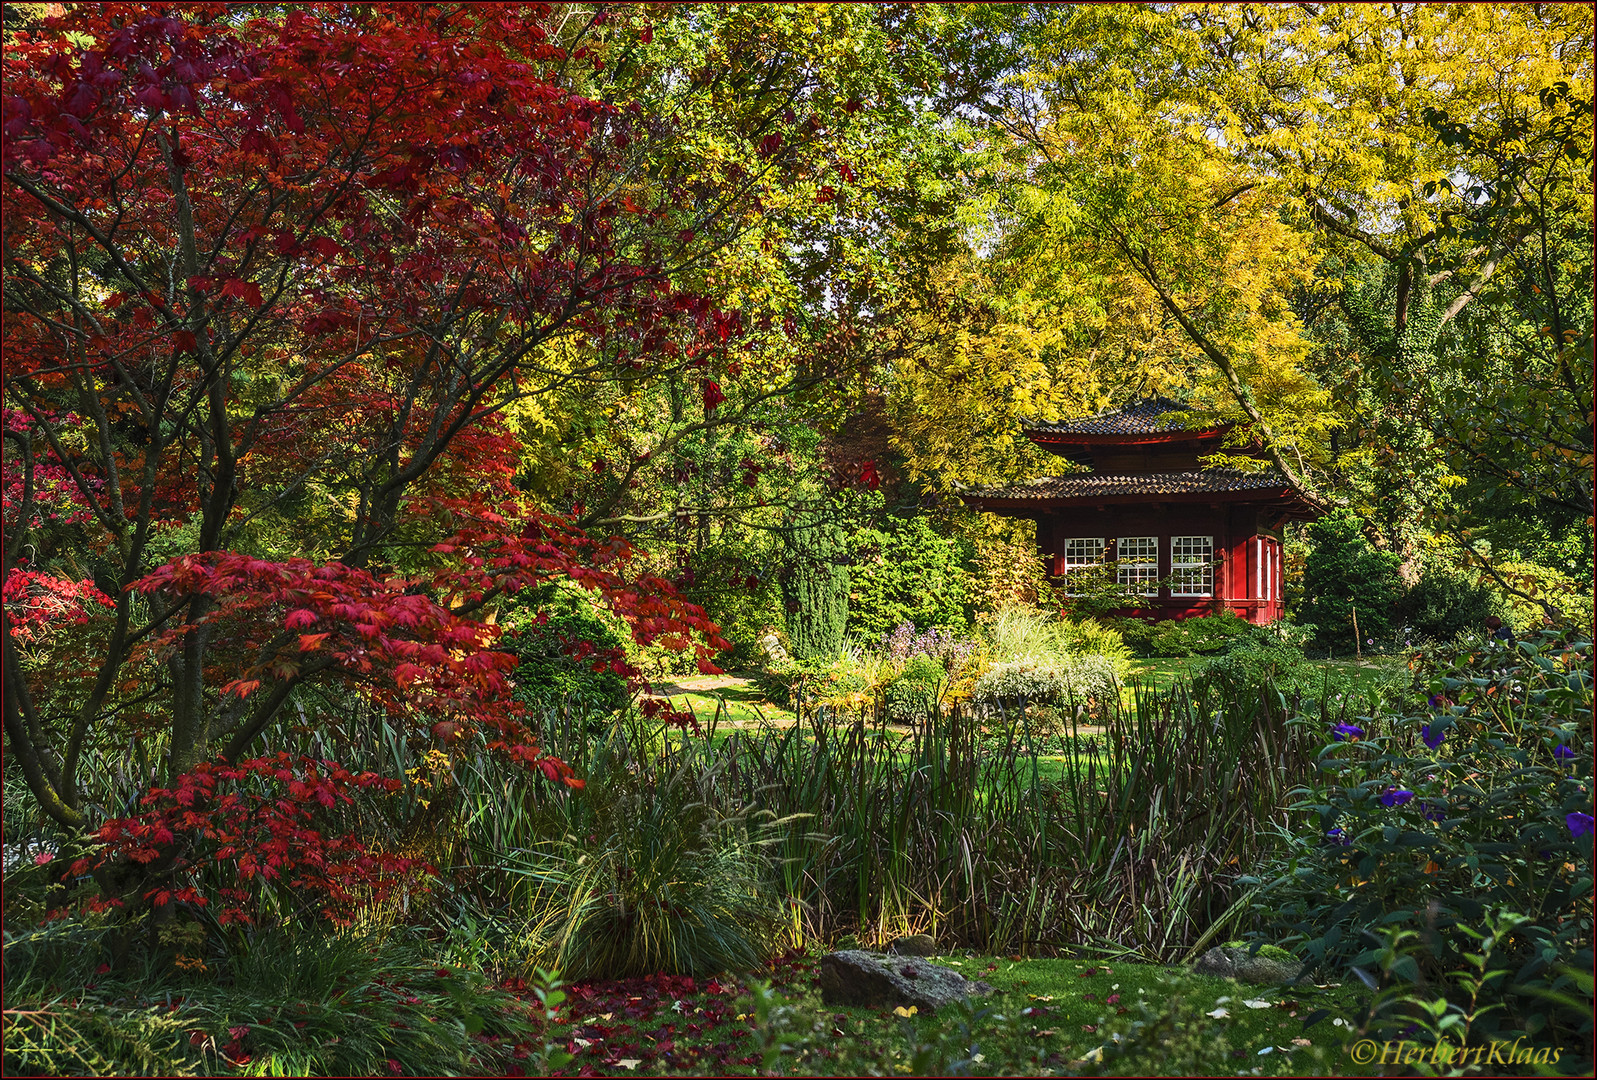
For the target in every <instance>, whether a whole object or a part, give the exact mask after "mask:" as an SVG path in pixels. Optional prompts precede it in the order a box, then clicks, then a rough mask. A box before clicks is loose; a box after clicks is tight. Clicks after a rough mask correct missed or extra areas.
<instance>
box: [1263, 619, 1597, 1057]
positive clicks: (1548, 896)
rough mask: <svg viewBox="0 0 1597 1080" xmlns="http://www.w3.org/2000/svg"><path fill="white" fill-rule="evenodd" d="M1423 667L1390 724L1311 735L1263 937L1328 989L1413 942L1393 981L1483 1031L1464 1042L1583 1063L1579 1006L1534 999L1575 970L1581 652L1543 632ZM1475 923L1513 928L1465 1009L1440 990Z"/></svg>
mask: <svg viewBox="0 0 1597 1080" xmlns="http://www.w3.org/2000/svg"><path fill="white" fill-rule="evenodd" d="M1425 661H1426V666H1425V667H1424V668H1423V669H1422V675H1421V680H1420V681H1419V682H1418V684H1417V686H1416V688H1415V689H1414V690H1413V691H1412V693H1411V696H1410V698H1409V700H1408V702H1407V707H1406V708H1405V709H1403V710H1402V711H1401V712H1400V713H1399V714H1398V715H1395V716H1391V717H1389V718H1381V719H1379V720H1372V719H1369V718H1360V719H1358V720H1356V721H1351V722H1349V721H1344V722H1343V725H1341V726H1340V728H1339V729H1338V730H1335V731H1326V732H1324V736H1325V738H1326V740H1327V741H1326V743H1325V745H1324V746H1323V747H1322V749H1321V751H1320V756H1319V773H1320V776H1319V778H1317V779H1316V780H1315V781H1314V782H1313V783H1311V784H1309V785H1307V786H1305V787H1302V788H1300V789H1298V790H1297V791H1296V792H1295V795H1296V799H1295V802H1294V804H1293V810H1294V811H1295V812H1296V813H1297V814H1299V815H1302V820H1304V825H1303V827H1302V829H1301V830H1300V831H1299V832H1298V833H1297V834H1296V836H1295V837H1293V839H1292V851H1291V855H1290V857H1289V858H1286V859H1284V860H1283V861H1281V862H1280V863H1279V864H1277V865H1276V867H1275V871H1274V873H1273V875H1272V880H1271V882H1270V884H1269V886H1268V888H1267V889H1266V891H1265V893H1264V897H1265V901H1266V903H1267V904H1268V905H1269V907H1270V910H1272V911H1273V912H1274V916H1275V922H1276V925H1274V926H1272V927H1271V928H1270V929H1271V931H1272V933H1271V935H1270V936H1271V937H1272V938H1275V939H1279V938H1281V937H1282V936H1283V935H1291V937H1289V939H1288V940H1289V942H1290V941H1291V940H1293V939H1295V941H1296V942H1297V943H1298V951H1299V954H1300V955H1301V956H1303V957H1305V958H1306V959H1308V960H1311V961H1313V962H1314V963H1317V964H1320V965H1323V966H1324V967H1326V968H1327V969H1330V970H1331V971H1332V972H1337V971H1341V970H1346V969H1348V968H1350V967H1362V966H1366V965H1368V964H1369V963H1370V962H1371V959H1372V956H1374V955H1376V954H1374V953H1372V952H1371V951H1370V943H1371V941H1372V939H1371V938H1370V936H1369V935H1368V934H1367V933H1366V932H1367V931H1374V930H1376V929H1377V928H1381V927H1385V928H1387V929H1388V930H1391V931H1394V932H1397V931H1405V932H1412V937H1411V938H1410V939H1408V940H1411V941H1412V950H1413V951H1412V953H1411V955H1410V956H1409V959H1408V960H1407V961H1406V962H1405V963H1404V964H1403V965H1402V971H1401V972H1400V973H1401V974H1404V975H1405V977H1407V978H1409V979H1410V981H1412V982H1415V983H1416V984H1419V985H1423V986H1427V987H1429V989H1430V990H1431V991H1432V992H1434V993H1436V994H1439V995H1443V996H1445V997H1446V998H1447V1000H1448V1001H1450V1002H1452V1003H1454V1004H1456V1005H1458V1006H1459V1007H1461V1008H1465V1009H1469V1010H1472V1011H1474V1012H1476V1013H1477V1014H1482V1015H1484V1014H1486V1013H1489V1015H1490V1020H1489V1023H1487V1027H1486V1028H1484V1029H1482V1031H1481V1034H1483V1035H1484V1034H1489V1031H1490V1029H1493V1028H1495V1029H1496V1030H1501V1031H1505V1032H1507V1031H1524V1032H1529V1033H1531V1034H1532V1035H1534V1036H1535V1037H1536V1039H1537V1040H1539V1041H1548V1042H1549V1044H1550V1045H1560V1044H1562V1045H1565V1046H1570V1045H1576V1044H1580V1045H1584V1044H1585V1043H1586V1042H1587V1041H1589V1032H1590V1019H1591V1014H1590V1007H1589V1006H1590V1003H1589V1001H1587V1002H1586V1003H1585V1006H1584V1007H1583V1008H1581V1009H1579V1010H1575V1011H1570V1010H1567V1009H1562V1008H1557V1007H1554V1006H1555V1004H1556V1003H1553V1004H1550V1003H1549V999H1547V998H1546V993H1547V992H1550V991H1551V990H1553V989H1554V986H1555V983H1557V981H1558V979H1559V978H1560V976H1559V974H1558V973H1559V972H1560V971H1561V970H1563V969H1566V968H1567V969H1572V970H1586V971H1589V970H1590V969H1591V966H1592V947H1591V922H1592V917H1593V913H1592V901H1591V895H1592V884H1593V879H1592V867H1591V860H1592V840H1591V829H1592V817H1591V814H1592V786H1591V763H1592V743H1591V732H1592V684H1593V679H1592V671H1591V663H1592V647H1591V643H1590V641H1589V639H1587V638H1586V637H1584V636H1583V634H1582V633H1581V632H1578V631H1572V630H1563V631H1558V630H1548V631H1545V632H1542V633H1540V634H1537V635H1535V636H1533V637H1530V638H1524V639H1521V640H1520V641H1519V642H1518V643H1517V644H1516V645H1513V646H1507V645H1503V644H1498V643H1489V642H1486V643H1477V644H1476V646H1475V647H1474V648H1471V649H1463V650H1459V649H1456V648H1455V647H1453V646H1442V647H1439V648H1438V649H1436V650H1434V651H1432V652H1430V653H1428V654H1426V656H1425ZM1307 722H1308V721H1301V720H1300V721H1295V723H1307ZM1315 723H1317V724H1321V723H1324V721H1323V720H1322V721H1315ZM1492 910H1502V911H1512V912H1517V913H1519V914H1521V915H1523V916H1525V918H1526V921H1525V922H1523V923H1522V924H1518V925H1516V927H1515V929H1514V931H1513V933H1512V935H1511V936H1510V937H1509V938H1508V939H1507V940H1504V941H1500V942H1498V943H1497V945H1496V948H1497V949H1498V953H1497V957H1498V961H1500V963H1498V967H1500V968H1501V969H1502V970H1501V973H1500V975H1499V976H1497V977H1495V978H1494V979H1493V980H1489V981H1488V983H1487V985H1486V986H1485V987H1484V988H1483V989H1482V990H1481V993H1482V994H1483V995H1484V996H1482V997H1481V998H1479V999H1475V1000H1472V999H1471V998H1470V997H1469V996H1468V995H1462V991H1461V990H1460V988H1459V986H1458V984H1456V983H1455V982H1452V981H1449V980H1450V973H1456V972H1460V971H1464V970H1466V969H1467V967H1468V957H1469V955H1470V954H1471V953H1474V952H1477V951H1478V948H1479V931H1478V930H1477V929H1476V928H1477V927H1478V926H1479V925H1480V924H1481V923H1482V921H1483V920H1484V919H1486V918H1487V915H1488V913H1489V912H1490V911H1492ZM1461 995H1462V996H1461ZM1487 1005H1490V1006H1491V1008H1490V1009H1489V1010H1483V1008H1482V1007H1483V1006H1487ZM1537 1018H1539V1019H1537Z"/></svg>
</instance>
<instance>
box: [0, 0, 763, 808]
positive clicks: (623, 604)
mask: <svg viewBox="0 0 1597 1080" xmlns="http://www.w3.org/2000/svg"><path fill="white" fill-rule="evenodd" d="M556 26H557V23H556V20H555V18H554V16H553V15H552V14H551V10H550V6H549V5H545V4H528V5H475V4H460V5H433V4H362V5H325V6H324V5H288V6H286V7H284V8H269V9H261V8H254V7H250V6H245V7H238V6H236V5H230V4H221V3H214V4H182V5H159V4H126V3H110V4H95V5H89V4H80V5H69V6H68V7H67V8H66V9H64V12H63V13H62V14H59V15H56V16H54V17H49V18H44V19H40V20H36V21H34V22H32V23H30V24H29V25H27V26H26V27H25V28H23V29H21V30H20V31H19V32H17V33H16V34H15V36H14V38H13V40H12V41H10V42H9V43H8V45H7V49H6V53H5V58H4V74H5V91H4V99H3V106H4V110H3V133H4V141H3V149H0V170H3V172H4V182H3V186H0V198H3V214H4V287H5V298H6V315H7V317H6V320H5V326H4V337H3V348H4V363H5V373H6V387H5V398H6V401H5V404H6V413H5V424H4V427H3V431H0V434H3V436H4V440H5V442H4V447H5V462H6V479H5V484H4V490H5V507H4V512H5V522H4V524H5V530H6V544H5V551H4V575H5V589H6V604H5V607H4V613H3V618H4V632H3V633H0V644H3V646H4V651H5V656H4V722H5V731H6V737H7V744H8V748H9V751H10V753H11V754H12V755H13V756H14V757H15V759H16V760H17V762H18V764H19V765H20V767H21V771H22V773H23V775H24V776H25V778H26V780H27V783H28V786H29V787H30V789H31V790H32V792H33V794H34V795H35V796H36V797H37V799H38V800H39V804H40V806H41V807H42V808H43V809H44V810H45V812H46V813H48V814H49V815H50V816H51V817H52V818H54V819H55V820H56V821H57V822H59V823H60V824H62V825H65V826H67V827H69V828H76V829H82V828H85V827H86V826H88V825H90V824H91V823H90V821H89V817H88V814H87V811H86V808H85V806H84V802H83V794H82V783H81V778H80V770H81V769H82V768H83V763H84V760H85V753H86V751H87V749H88V748H89V747H90V746H91V745H92V744H94V742H95V741H96V740H100V739H103V738H104V737H105V736H106V734H107V733H108V732H111V731H115V730H116V725H117V724H119V723H123V722H125V720H126V717H127V716H128V715H130V712H129V703H130V702H132V701H135V700H136V701H138V702H140V703H141V709H140V711H139V715H143V716H146V717H148V716H154V717H156V718H157V720H158V723H159V726H160V729H161V730H160V735H161V740H160V745H162V746H163V747H164V753H165V773H166V780H165V787H164V788H163V790H164V791H168V792H170V791H177V790H187V789H183V787H182V785H183V783H185V782H184V781H183V780H182V779H181V778H182V777H183V776H185V775H196V774H195V772H194V771H195V770H196V769H199V768H201V767H202V766H203V767H204V768H207V769H209V768H222V767H225V765H226V763H227V762H240V761H244V760H246V755H248V754H250V753H252V752H254V749H253V748H254V747H255V746H256V744H257V743H258V741H259V740H260V737H261V735H262V733H263V732H265V731H267V730H268V728H269V727H270V725H271V724H272V723H273V720H274V718H276V717H278V716H279V714H280V713H281V712H282V710H283V709H284V708H285V706H286V705H287V704H288V703H289V702H290V701H291V700H292V699H293V697H294V695H295V694H296V692H297V691H299V690H300V689H301V688H302V687H305V686H307V685H308V684H311V683H318V682H320V683H337V684H341V685H343V686H346V687H350V688H353V689H354V690H355V691H356V692H358V693H360V694H362V695H364V696H365V697H366V698H367V700H370V701H374V702H377V703H379V704H380V705H381V706H383V707H386V708H388V709H389V710H390V711H391V712H392V713H393V714H394V715H396V716H400V717H403V718H407V719H409V720H411V721H413V722H415V723H418V724H425V725H448V726H449V732H450V734H451V735H452V736H453V737H456V738H458V737H459V736H460V735H462V734H464V733H467V732H481V733H482V734H483V737H484V738H485V740H486V742H487V744H488V745H489V746H490V747H491V748H493V749H495V750H497V751H499V752H500V753H502V754H504V755H506V756H508V757H510V758H512V759H514V760H517V761H521V762H524V763H526V764H528V765H529V766H532V767H535V768H536V769H539V770H541V771H542V772H543V773H544V774H546V775H548V776H549V777H550V778H551V779H561V780H565V781H566V782H571V783H574V782H576V781H575V778H573V777H571V775H570V772H569V770H568V769H566V768H565V767H564V765H563V764H561V763H559V762H557V761H554V760H552V759H548V758H546V757H544V756H543V755H542V754H541V753H540V751H539V749H538V747H537V745H536V742H535V740H534V739H533V737H532V735H531V733H530V731H529V730H528V728H527V726H526V725H525V724H524V723H523V721H522V719H521V718H520V717H519V716H518V715H517V712H516V708H515V706H514V704H513V703H512V702H511V701H510V699H509V695H508V693H507V692H506V691H507V689H508V681H507V680H508V678H509V677H510V672H511V669H512V668H513V665H514V658H513V657H512V656H510V655H509V654H507V653H503V652H499V651H496V650H494V649H493V647H492V646H493V643H494V640H495V637H496V635H497V634H498V628H497V627H496V626H494V625H493V622H492V619H491V618H489V613H490V612H491V609H492V604H493V601H494V600H495V598H496V597H498V596H501V595H503V594H506V593H509V592H514V591H516V590H518V589H522V588H524V587H527V586H529V585H535V584H540V583H543V582H547V581H551V580H555V579H574V580H576V581H578V582H580V583H581V584H582V585H584V586H586V587H587V588H589V589H590V590H592V591H593V592H595V593H596V594H597V595H599V596H600V597H602V598H603V600H604V601H605V602H606V603H608V604H609V605H610V606H611V607H612V608H613V609H614V610H615V611H616V612H617V613H619V614H620V615H622V616H623V617H624V618H626V619H627V620H628V621H629V622H630V624H631V626H632V628H633V633H634V635H635V636H636V637H637V639H638V640H639V641H641V642H650V641H655V640H663V641H665V642H667V643H668V644H671V645H673V646H676V647H679V648H685V647H690V646H691V647H694V648H696V649H697V650H698V652H699V656H700V660H701V665H709V663H710V659H711V657H712V656H713V655H714V653H715V651H717V650H719V649H722V648H725V647H726V643H725V642H724V641H723V640H722V639H721V638H720V636H719V634H718V632H717V630H716V628H715V626H714V625H713V624H711V623H710V622H709V621H708V620H707V619H706V618H705V616H704V613H703V611H702V610H700V609H698V608H696V607H694V606H693V605H691V604H689V603H686V602H685V601H684V600H682V599H681V598H680V597H679V596H678V594H677V592H676V591H675V589H674V588H673V586H672V584H671V583H670V582H669V581H667V580H664V579H661V578H658V577H652V576H649V575H647V574H642V573H640V572H639V571H638V565H639V558H638V553H637V552H635V551H634V550H633V549H632V548H631V547H630V546H629V545H628V544H627V543H625V542H624V541H622V540H619V539H616V538H612V537H606V536H592V535H589V534H587V533H586V532H584V531H583V530H581V529H579V528H577V527H575V526H574V525H573V524H572V522H570V521H569V520H566V519H563V518H560V517H558V516H556V515H552V514H548V513H544V512H541V511H540V510H539V509H538V508H536V507H535V506H532V505H530V504H529V502H528V500H526V499H525V498H524V497H523V496H522V495H521V494H520V493H519V492H518V490H517V488H516V486H515V483H514V479H515V467H516V455H517V449H518V448H517V445H516V442H515V440H514V438H513V437H512V436H511V434H510V433H509V432H508V431H507V430H506V429H505V427H504V425H503V423H502V422H501V420H500V416H501V413H502V410H503V409H504V408H505V406H506V405H508V404H509V403H511V402H514V401H515V400H517V399H518V398H522V397H525V396H528V395H531V394H536V393H539V392H542V391H543V390H546V389H548V388H549V387H551V386H557V385H566V384H570V383H571V382H573V381H581V380H602V379H606V378H614V377H619V376H621V375H624V376H625V377H628V378H637V377H639V373H640V372H644V373H647V372H648V371H649V370H650V369H651V365H655V366H660V367H663V366H665V365H668V364H671V363H680V359H679V358H680V357H682V356H688V355H691V356H693V357H695V358H696V360H695V362H696V363H697V364H698V365H699V367H697V368H696V369H695V370H698V371H703V372H704V373H705V374H704V376H703V377H704V379H705V383H704V398H705V407H706V409H713V408H714V407H715V405H716V404H718V403H719V400H720V399H721V390H720V387H719V385H718V384H717V383H716V382H715V381H714V374H715V368H714V366H713V364H711V365H709V366H706V365H705V361H704V358H705V357H715V356H722V355H724V353H725V350H726V348H727V347H728V342H729V341H733V340H735V339H736V337H737V334H738V333H739V327H738V323H737V319H736V317H735V316H733V315H729V314H727V313H724V312H721V311H718V310H717V309H716V308H715V306H714V305H713V304H712V303H711V302H710V301H708V300H707V299H706V298H705V297H703V296H701V295H698V294H695V293H693V292H690V291H685V290H684V289H682V288H679V287H678V286H677V285H676V284H674V282H673V280H672V278H671V276H670V274H669V273H668V272H667V271H666V270H665V269H664V268H663V266H662V263H661V261H660V260H659V259H658V258H657V257H655V256H653V255H651V254H650V253H651V251H653V250H655V248H652V247H651V246H650V244H649V243H648V237H649V235H650V232H649V230H650V229H656V230H658V228H659V227H661V226H660V223H661V222H662V221H664V219H665V218H666V217H667V216H668V215H667V214H666V212H665V209H663V208H662V207H661V205H659V203H658V199H657V197H656V196H657V193H658V191H659V190H660V189H659V188H658V187H655V188H649V187H647V186H644V185H641V184H640V183H638V182H637V181H636V178H635V172H634V166H635V164H636V161H635V158H634V156H633V155H634V154H635V150H634V149H632V148H633V147H634V146H635V145H636V142H637V139H638V138H639V131H640V130H641V129H643V128H645V127H647V125H648V124H649V123H650V120H649V118H648V117H647V116H646V115H644V114H643V113H642V111H641V110H639V109H638V108H636V107H635V106H633V107H617V106H613V105H609V104H605V103H602V102H599V101H594V100H590V99H587V98H585V97H583V96H581V95H580V94H578V93H576V92H574V91H572V90H571V89H570V88H569V83H568V81H567V80H565V79H563V78H562V72H563V71H566V70H567V69H568V68H569V67H570V65H580V64H590V65H598V64H601V63H602V62H603V61H602V49H601V48H600V47H599V46H598V45H597V44H595V42H594V41H593V40H591V39H588V38H584V37H583V36H582V35H581V34H580V33H578V34H576V35H573V34H571V33H569V32H567V33H566V36H565V37H564V38H563V39H560V40H557V38H558V37H559V34H557V32H556ZM651 191H653V192H655V193H656V195H651ZM557 338H559V339H564V340H567V341H572V342H576V343H578V344H580V346H581V355H582V356H585V357H588V358H589V359H588V360H586V361H583V362H582V363H581V364H576V363H573V362H571V361H570V360H569V359H566V360H561V361H560V362H555V361H553V360H551V359H550V348H549V346H550V344H551V342H553V341H554V340H555V339H557ZM329 507H331V510H329V509H328V508H329ZM19 575H21V576H19ZM27 575H33V576H31V577H30V576H27ZM41 575H42V576H41ZM47 586H48V588H47ZM52 590H53V592H52V595H54V596H56V597H57V598H58V600H59V602H60V603H61V604H63V605H68V606H72V605H76V606H75V607H72V618H73V619H77V618H79V616H81V617H82V618H84V619H87V620H88V622H89V627H88V629H90V630H92V633H91V634H89V635H88V636H87V637H83V635H82V633H81V631H83V630H84V628H83V627H78V628H77V630H78V631H80V634H79V637H78V638H77V639H75V640H76V641H78V644H77V645H75V646H74V649H73V650H72V653H73V659H74V662H75V663H76V664H77V667H78V672H77V677H75V678H73V679H67V680H59V679H56V678H55V677H54V676H49V677H46V676H45V675H43V674H41V671H57V670H58V669H59V663H58V664H57V666H56V668H53V669H52V668H45V669H41V668H38V667H36V666H34V665H31V664H30V662H29V655H28V650H29V649H30V648H32V649H38V648H40V647H41V643H42V640H43V639H42V638H41V633H42V630H41V627H40V625H39V618H38V614H37V613H38V602H37V601H38V598H39V597H40V596H41V595H43V594H44V593H45V592H50V591H52ZM69 594H70V595H69ZM30 597H31V598H33V599H32V600H28V598H30ZM85 599H86V600H89V601H91V603H89V604H87V605H85V604H83V603H82V602H81V601H82V600H85ZM13 601H15V602H13ZM24 601H28V602H27V603H25V602H24ZM102 601H103V603H102ZM29 603H32V605H33V606H32V607H29V606H28V604H29ZM99 612H103V614H99V615H98V616H97V617H92V618H91V616H94V615H96V613H99ZM56 659H57V660H58V661H59V660H60V658H59V657H57V658H56ZM606 659H607V661H608V662H611V663H617V664H618V663H619V660H617V659H616V658H613V657H611V658H606ZM711 670H713V668H711ZM218 754H220V755H221V762H222V764H221V765H215V764H207V763H213V762H214V761H215V759H216V755H218ZM329 767H332V766H329ZM190 786H191V787H192V784H191V785H190ZM161 805H162V806H163V807H166V804H164V803H163V804H161ZM167 810H170V807H166V808H165V809H163V810H162V811H161V812H162V813H165V812H166V811H167ZM185 812H187V811H185ZM146 824H148V822H146ZM118 828H119V829H121V830H122V831H121V832H118V836H131V835H133V832H134V831H137V830H135V829H134V828H133V826H126V825H119V826H118ZM141 828H142V827H141ZM140 835H143V833H141V834H140Z"/></svg>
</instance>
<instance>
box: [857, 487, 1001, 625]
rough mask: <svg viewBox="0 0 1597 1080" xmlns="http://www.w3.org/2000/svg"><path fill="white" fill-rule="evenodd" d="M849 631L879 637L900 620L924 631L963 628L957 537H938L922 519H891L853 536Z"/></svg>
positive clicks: (966, 584)
mask: <svg viewBox="0 0 1597 1080" xmlns="http://www.w3.org/2000/svg"><path fill="white" fill-rule="evenodd" d="M854 550H855V561H854V566H853V569H852V570H851V572H850V585H849V612H848V619H849V623H848V627H849V632H850V633H851V634H852V635H853V636H854V637H856V638H860V639H865V640H871V639H875V638H879V637H881V636H882V635H883V634H886V633H888V632H889V631H891V630H892V629H893V628H894V627H895V626H898V625H899V624H900V623H905V622H907V623H912V624H914V625H915V626H918V627H920V628H921V629H923V630H929V629H931V628H932V627H936V626H943V627H947V628H949V629H951V630H963V629H964V628H965V627H966V626H967V625H968V623H969V619H968V618H967V615H966V609H967V607H968V606H969V604H970V592H971V586H970V574H969V572H968V571H967V570H966V568H965V566H964V562H965V560H964V559H963V558H962V557H961V553H960V549H959V544H958V542H957V541H954V540H951V539H947V538H945V537H942V536H938V535H937V533H935V532H933V531H932V527H931V525H930V523H929V522H928V521H927V520H926V518H924V517H911V518H894V519H892V520H891V522H890V524H889V526H888V528H887V529H886V530H885V531H882V530H875V529H868V530H862V531H860V532H859V533H858V534H856V535H855V538H854Z"/></svg>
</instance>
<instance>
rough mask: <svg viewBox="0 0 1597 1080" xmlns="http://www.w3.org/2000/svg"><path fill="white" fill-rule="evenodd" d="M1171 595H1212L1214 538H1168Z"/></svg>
mask: <svg viewBox="0 0 1597 1080" xmlns="http://www.w3.org/2000/svg"><path fill="white" fill-rule="evenodd" d="M1170 595H1171V596H1213V595H1214V537H1213V536H1172V537H1171V538H1170Z"/></svg>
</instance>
